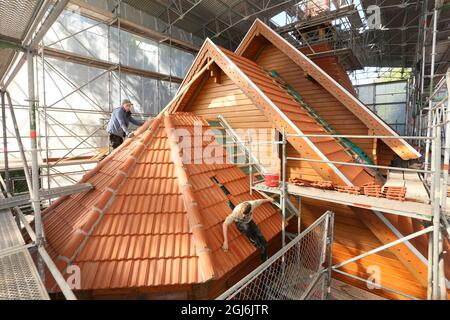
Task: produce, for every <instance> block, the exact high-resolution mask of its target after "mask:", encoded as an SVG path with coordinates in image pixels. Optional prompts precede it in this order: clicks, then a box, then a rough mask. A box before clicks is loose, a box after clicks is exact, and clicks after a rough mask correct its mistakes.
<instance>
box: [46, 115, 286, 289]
mask: <svg viewBox="0 0 450 320" xmlns="http://www.w3.org/2000/svg"><path fill="white" fill-rule="evenodd" d="M166 117H170V121H171V123H173V124H174V125H175V126H176V127H177V128H184V129H186V130H188V131H191V132H193V130H192V129H193V128H192V126H193V125H194V124H195V123H202V124H203V126H205V127H207V126H208V124H207V122H205V121H204V120H203V119H201V118H199V117H197V116H194V115H191V114H188V113H176V114H173V115H170V116H166ZM166 117H161V118H159V119H158V120H154V121H153V123H152V124H151V125H148V126H147V127H148V128H147V129H146V130H142V131H141V132H140V134H139V135H137V136H135V137H134V138H132V139H130V140H131V141H130V142H128V143H127V144H124V145H123V146H121V147H119V148H118V149H117V150H116V151H115V152H113V153H112V154H111V155H110V156H108V157H107V158H105V159H104V160H103V161H102V162H101V163H99V165H98V166H97V167H96V168H94V169H93V170H92V171H93V172H90V173H88V174H87V175H86V177H87V178H85V181H84V182H90V183H92V184H93V185H94V186H95V188H94V189H93V190H91V191H89V192H86V193H81V194H75V195H71V196H69V197H65V198H64V199H63V200H62V201H57V202H55V203H54V204H53V205H52V206H50V207H49V208H48V209H47V210H46V211H45V212H44V214H43V221H44V227H45V231H46V236H47V249H48V250H49V252H50V253H51V255H52V258H53V259H54V260H55V261H56V263H57V265H58V266H59V267H60V269H61V271H64V268H65V267H67V263H71V264H74V265H78V266H79V267H80V268H81V275H82V280H81V286H82V287H81V289H82V290H95V289H111V288H130V287H153V286H162V285H180V284H195V283H202V282H205V281H208V280H210V278H204V277H203V276H202V274H203V273H202V272H201V270H202V268H205V266H203V265H202V261H204V258H203V257H201V256H199V255H198V254H197V249H196V245H195V243H196V241H197V242H198V241H200V240H199V239H196V237H197V236H198V234H197V233H193V232H192V226H191V222H190V221H191V220H190V218H189V215H188V211H187V210H186V207H185V202H184V200H185V199H184V197H186V195H184V193H183V192H182V190H180V186H179V176H177V174H176V172H177V171H176V170H177V168H176V165H175V164H174V162H173V159H172V157H173V154H172V150H171V147H170V144H169V142H168V133H167V129H166V128H165V125H164V123H165V121H166V119H165V118H166ZM144 141H145V142H147V143H146V144H145V143H144ZM203 147H204V145H203ZM224 153H225V152H224ZM183 168H184V170H185V172H186V174H187V177H188V179H189V183H190V185H191V186H192V187H191V188H192V192H193V197H194V201H196V202H197V204H198V207H199V212H200V217H198V219H201V223H202V224H203V226H204V227H203V228H204V230H203V232H204V235H206V237H205V238H206V239H203V240H204V241H205V245H206V246H208V248H209V249H210V258H211V261H212V268H213V271H214V277H215V278H216V279H217V278H220V277H221V276H223V275H224V274H225V273H228V272H230V271H231V270H233V269H235V268H239V266H240V264H242V262H243V261H244V260H246V259H247V258H248V257H249V256H250V255H251V254H253V253H254V252H256V249H255V248H254V247H253V246H252V245H251V244H250V243H249V242H248V240H247V239H245V238H244V237H243V236H242V235H240V233H239V232H238V231H237V229H236V228H235V227H232V228H230V233H229V237H230V250H229V251H228V252H227V253H225V252H223V250H222V249H221V245H222V240H223V239H222V229H221V228H222V222H223V220H224V219H225V217H226V216H227V215H228V214H229V213H230V212H231V208H230V206H229V204H228V202H231V203H233V204H234V205H236V204H238V203H239V202H241V201H244V200H250V199H256V198H259V196H257V195H253V196H251V195H250V194H249V182H248V177H247V176H246V175H245V174H244V173H243V172H242V171H241V170H240V169H239V168H238V167H236V166H234V165H232V164H204V163H199V164H184V165H183ZM221 188H225V189H226V190H227V192H224V191H223V190H222V189H221ZM226 193H229V194H226ZM255 222H256V223H258V224H259V226H260V228H261V230H262V232H263V234H264V235H265V237H266V238H267V239H272V238H273V237H274V236H275V235H276V234H277V233H279V232H280V229H281V222H280V215H279V214H277V213H276V211H275V209H273V208H272V207H271V206H270V205H264V206H262V207H260V208H259V209H258V211H257V212H256V213H255ZM194 230H195V229H194ZM47 278H48V279H51V276H49V277H47ZM53 284H54V283H53V282H52V280H49V281H48V286H49V288H50V289H54V290H56V288H54V287H53Z"/></svg>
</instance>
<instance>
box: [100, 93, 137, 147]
mask: <svg viewBox="0 0 450 320" xmlns="http://www.w3.org/2000/svg"><path fill="white" fill-rule="evenodd" d="M132 106H133V104H132V103H131V101H130V100H128V99H124V100H123V101H122V106H121V107H119V108H116V109H114V110H113V112H112V114H111V119H110V120H109V123H108V127H107V128H106V131H107V132H108V133H109V142H110V144H111V147H112V148H113V149H116V148H117V147H118V146H120V145H121V144H122V142H123V139H124V138H125V137H128V138H131V137H132V136H133V135H134V134H133V132H132V131H130V130H128V124H129V123H130V122H131V123H132V124H134V125H136V126H141V125H143V124H144V122H143V121H139V120H136V119H134V118H133V117H132V115H131V107H132Z"/></svg>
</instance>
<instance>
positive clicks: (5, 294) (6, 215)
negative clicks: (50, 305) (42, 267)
mask: <svg viewBox="0 0 450 320" xmlns="http://www.w3.org/2000/svg"><path fill="white" fill-rule="evenodd" d="M49 299H50V298H49V296H48V294H47V291H46V289H45V286H44V284H43V283H42V281H41V278H40V277H39V273H38V270H37V268H36V266H35V264H34V262H33V258H32V257H31V254H30V253H29V252H28V246H26V245H25V241H24V240H23V237H22V234H21V232H20V230H19V228H18V226H17V224H16V222H15V221H14V218H13V216H12V214H11V211H10V210H9V209H4V210H0V300H49Z"/></svg>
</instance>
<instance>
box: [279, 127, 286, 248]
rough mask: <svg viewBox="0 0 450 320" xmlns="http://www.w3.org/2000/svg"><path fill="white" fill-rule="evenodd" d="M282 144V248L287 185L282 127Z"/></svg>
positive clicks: (284, 243)
mask: <svg viewBox="0 0 450 320" xmlns="http://www.w3.org/2000/svg"><path fill="white" fill-rule="evenodd" d="M282 133H283V144H282V152H283V159H282V160H281V181H282V182H281V195H280V205H281V213H282V216H283V217H282V225H281V228H282V240H281V244H282V247H284V246H285V245H286V230H285V228H286V192H287V183H286V161H287V160H286V144H287V142H286V130H285V128H284V127H283V132H282Z"/></svg>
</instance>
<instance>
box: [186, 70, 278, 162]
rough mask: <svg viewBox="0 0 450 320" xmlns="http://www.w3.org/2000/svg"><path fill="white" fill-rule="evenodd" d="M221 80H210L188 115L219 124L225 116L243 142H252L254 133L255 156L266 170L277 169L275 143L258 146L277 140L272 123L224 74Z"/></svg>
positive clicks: (187, 107)
mask: <svg viewBox="0 0 450 320" xmlns="http://www.w3.org/2000/svg"><path fill="white" fill-rule="evenodd" d="M220 79H221V82H220V83H216V82H215V81H214V79H213V78H209V79H208V80H207V81H206V82H205V83H204V85H203V87H202V88H201V89H200V91H199V93H198V94H197V95H196V97H195V98H194V99H193V100H192V101H191V102H190V103H189V104H188V105H187V106H186V107H185V109H184V111H190V112H193V113H195V114H197V115H200V116H202V117H204V118H205V119H206V120H208V121H218V118H217V116H218V115H219V114H220V115H222V116H223V117H224V118H225V119H226V120H227V121H228V123H229V124H230V125H231V127H232V128H233V129H234V130H235V131H236V132H237V134H238V135H239V136H240V138H241V139H242V140H243V141H248V129H251V136H252V141H253V142H255V144H254V145H252V148H253V154H254V156H255V157H256V158H257V159H258V160H259V161H260V162H261V164H262V165H263V166H264V167H265V168H268V169H269V168H270V167H272V166H275V165H276V158H277V155H276V148H275V147H274V145H273V143H271V144H268V143H267V144H257V143H256V142H258V141H273V140H274V128H273V126H272V123H271V122H270V121H269V120H268V119H267V117H266V116H265V115H264V113H263V112H262V111H261V110H260V109H258V108H257V107H256V106H255V105H254V104H253V102H252V101H251V100H250V99H249V98H248V97H247V96H246V95H245V94H244V93H243V92H242V91H241V89H239V87H238V86H237V85H235V84H234V83H233V82H232V81H231V80H230V79H229V78H228V77H227V76H226V75H225V74H224V73H223V72H222V71H221V76H220ZM258 148H259V150H258Z"/></svg>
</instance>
